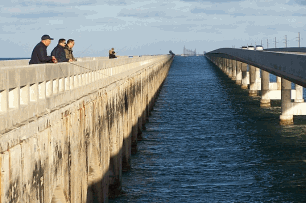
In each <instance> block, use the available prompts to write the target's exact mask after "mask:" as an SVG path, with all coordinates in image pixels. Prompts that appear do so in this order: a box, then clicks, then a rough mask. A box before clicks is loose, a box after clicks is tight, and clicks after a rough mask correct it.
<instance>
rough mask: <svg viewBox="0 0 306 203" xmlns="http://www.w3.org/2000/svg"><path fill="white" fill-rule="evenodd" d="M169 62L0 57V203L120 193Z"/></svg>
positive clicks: (162, 58) (94, 198) (74, 200)
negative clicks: (40, 61)
mask: <svg viewBox="0 0 306 203" xmlns="http://www.w3.org/2000/svg"><path fill="white" fill-rule="evenodd" d="M172 60H173V57H172V56H170V55H159V56H142V57H133V58H128V57H120V58H118V59H116V60H109V59H107V58H103V57H97V58H81V59H79V60H78V61H77V62H74V63H58V64H43V65H31V66H29V65H27V64H28V60H18V61H1V62H0V69H1V70H0V134H1V137H0V152H1V154H0V168H1V171H0V173H1V176H0V192H1V198H0V202H1V203H7V202H11V203H12V202H20V203H21V202H22V203H28V202H35V203H36V202H40V203H51V202H52V203H59V202H61V203H68V202H71V203H78V202H107V201H108V197H109V195H116V194H117V193H118V192H120V189H121V180H122V171H125V170H128V169H129V168H130V162H131V160H130V157H131V153H133V152H135V151H136V150H137V140H139V139H141V134H140V132H141V130H142V125H143V124H144V123H145V122H146V117H147V116H148V114H149V111H150V110H151V108H152V106H153V103H154V99H155V98H156V96H157V94H158V90H159V89H160V87H161V85H162V84H163V81H164V79H165V78H166V76H167V73H168V70H169V68H170V65H171V63H172Z"/></svg>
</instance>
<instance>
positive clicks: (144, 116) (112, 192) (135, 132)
mask: <svg viewBox="0 0 306 203" xmlns="http://www.w3.org/2000/svg"><path fill="white" fill-rule="evenodd" d="M163 83H164V82H162V83H161V84H160V86H159V87H158V88H157V91H156V93H155V94H154V96H153V97H152V99H151V100H150V101H149V102H146V103H147V104H148V105H147V106H146V108H145V109H144V110H143V111H142V113H141V116H140V117H139V118H138V122H137V123H136V124H135V125H133V126H132V127H131V128H130V129H129V133H128V134H129V136H128V137H127V138H123V140H122V147H121V148H120V149H119V152H118V153H117V154H116V155H114V156H111V157H110V160H109V167H108V169H107V173H106V174H104V175H103V177H102V179H99V180H95V181H91V183H90V184H89V185H88V187H87V197H86V202H87V203H101V202H108V199H115V198H117V197H119V196H121V195H123V194H125V193H126V192H125V191H124V190H122V183H121V181H122V173H127V172H128V171H129V170H130V169H131V157H132V156H133V155H135V154H136V153H137V152H138V149H137V144H138V142H140V141H142V139H143V138H142V131H143V130H145V124H146V121H147V120H148V116H150V115H151V111H152V110H153V107H154V103H155V101H156V99H157V98H158V95H159V93H160V90H161V87H162V85H163ZM122 111H128V113H130V111H131V110H130V109H128V108H125V109H122ZM114 119H116V118H114ZM139 123H140V125H139ZM114 125H116V124H115V123H114V122H110V121H109V122H108V126H109V127H108V128H109V131H108V132H111V130H110V129H112V128H114V127H115V126H114ZM116 127H118V126H116ZM116 127H115V128H116ZM108 136H111V135H110V134H109V135H108ZM125 150H127V151H129V152H128V154H129V155H128V157H127V156H126V155H125V154H124V151H125ZM93 165H95V164H93ZM118 166H119V167H120V169H118V168H115V167H118ZM99 170H101V169H100V168H98V167H96V168H95V167H93V168H92V167H89V174H88V176H89V177H91V176H94V174H95V173H97V171H99ZM116 170H118V171H119V174H120V175H119V177H118V176H115V174H114V171H116ZM113 177H114V180H112V181H111V182H112V184H110V179H111V178H113ZM93 179H94V178H93Z"/></svg>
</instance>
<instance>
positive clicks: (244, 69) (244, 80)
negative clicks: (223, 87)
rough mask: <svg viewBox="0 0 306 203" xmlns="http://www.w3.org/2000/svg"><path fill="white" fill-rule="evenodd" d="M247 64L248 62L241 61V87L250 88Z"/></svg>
mask: <svg viewBox="0 0 306 203" xmlns="http://www.w3.org/2000/svg"><path fill="white" fill-rule="evenodd" d="M247 71H248V70H247V64H246V63H241V72H242V74H241V76H242V80H241V89H248V78H247V77H248V74H247Z"/></svg>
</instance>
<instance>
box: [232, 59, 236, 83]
mask: <svg viewBox="0 0 306 203" xmlns="http://www.w3.org/2000/svg"><path fill="white" fill-rule="evenodd" d="M236 77H237V61H236V60H232V80H236Z"/></svg>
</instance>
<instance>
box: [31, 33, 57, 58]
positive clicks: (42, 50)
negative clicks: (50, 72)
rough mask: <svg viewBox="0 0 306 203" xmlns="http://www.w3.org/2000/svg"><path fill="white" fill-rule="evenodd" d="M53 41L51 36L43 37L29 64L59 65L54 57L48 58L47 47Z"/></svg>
mask: <svg viewBox="0 0 306 203" xmlns="http://www.w3.org/2000/svg"><path fill="white" fill-rule="evenodd" d="M51 40H53V38H51V37H50V36H49V35H43V36H42V37H41V42H39V43H38V44H37V45H36V46H35V47H34V49H33V52H32V56H31V60H30V61H29V64H40V63H57V60H56V58H55V57H54V56H47V47H48V46H49V45H50V44H51Z"/></svg>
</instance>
